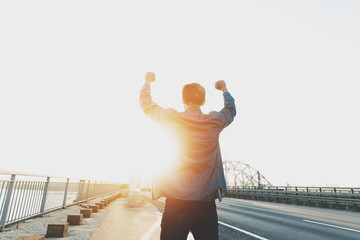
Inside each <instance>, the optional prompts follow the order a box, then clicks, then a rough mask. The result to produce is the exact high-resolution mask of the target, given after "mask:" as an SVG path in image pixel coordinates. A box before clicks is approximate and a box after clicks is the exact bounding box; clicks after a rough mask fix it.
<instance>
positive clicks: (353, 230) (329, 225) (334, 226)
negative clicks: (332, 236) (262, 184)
mask: <svg viewBox="0 0 360 240" xmlns="http://www.w3.org/2000/svg"><path fill="white" fill-rule="evenodd" d="M303 221H304V222H309V223H314V224H319V225H324V226H328V227H333V228H340V229H344V230H348V231H352V232H358V233H360V231H359V230H355V229H351V228H346V227H340V226H336V225H331V224H327V223H321V222H315V221H310V220H306V219H303Z"/></svg>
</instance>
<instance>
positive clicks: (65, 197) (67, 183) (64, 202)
mask: <svg viewBox="0 0 360 240" xmlns="http://www.w3.org/2000/svg"><path fill="white" fill-rule="evenodd" d="M68 189H69V179H68V178H67V179H66V185H65V193H64V200H63V208H64V207H65V206H66V199H67V195H68Z"/></svg>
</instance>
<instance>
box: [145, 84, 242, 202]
mask: <svg viewBox="0 0 360 240" xmlns="http://www.w3.org/2000/svg"><path fill="white" fill-rule="evenodd" d="M223 97H224V108H223V109H222V110H221V111H220V112H210V113H209V114H203V113H202V112H201V109H200V107H197V106H190V107H188V108H187V109H186V111H184V112H178V111H176V110H175V109H172V108H169V109H165V108H161V107H160V106H159V105H157V104H156V103H154V102H153V101H152V99H151V94H150V84H145V85H144V86H143V88H142V89H141V92H140V105H141V108H142V109H143V111H144V112H145V113H146V114H147V115H148V116H150V118H151V119H152V120H153V121H155V122H157V123H159V124H161V125H162V126H164V127H165V128H167V129H170V130H171V131H172V133H173V135H174V136H175V138H176V141H175V142H176V144H177V146H176V149H177V150H178V151H177V153H176V159H175V165H174V166H173V167H172V169H170V170H169V171H168V172H167V173H165V174H163V175H161V176H156V177H155V179H154V181H153V189H152V196H153V199H158V198H160V197H170V198H175V199H181V200H198V201H208V200H214V199H216V198H219V200H221V197H222V194H224V193H225V192H226V191H227V188H226V182H225V177H224V170H223V165H222V159H221V153H220V146H219V134H220V132H221V131H222V130H223V129H224V128H225V127H227V126H228V125H229V124H230V123H231V122H232V121H233V120H234V117H235V115H236V107H235V103H234V98H233V97H232V96H231V94H230V93H229V92H225V93H223Z"/></svg>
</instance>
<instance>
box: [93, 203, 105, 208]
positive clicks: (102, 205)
mask: <svg viewBox="0 0 360 240" xmlns="http://www.w3.org/2000/svg"><path fill="white" fill-rule="evenodd" d="M95 205H98V206H99V209H104V203H102V202H97V203H95Z"/></svg>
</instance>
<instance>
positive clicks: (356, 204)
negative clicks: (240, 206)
mask: <svg viewBox="0 0 360 240" xmlns="http://www.w3.org/2000/svg"><path fill="white" fill-rule="evenodd" d="M226 196H227V197H234V198H243V199H253V200H262V201H275V202H285V203H293V204H303V205H309V206H319V207H329V208H340V209H350V210H355V211H360V188H339V187H281V186H278V187H274V186H271V187H230V188H229V189H228V193H227V195H226Z"/></svg>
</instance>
